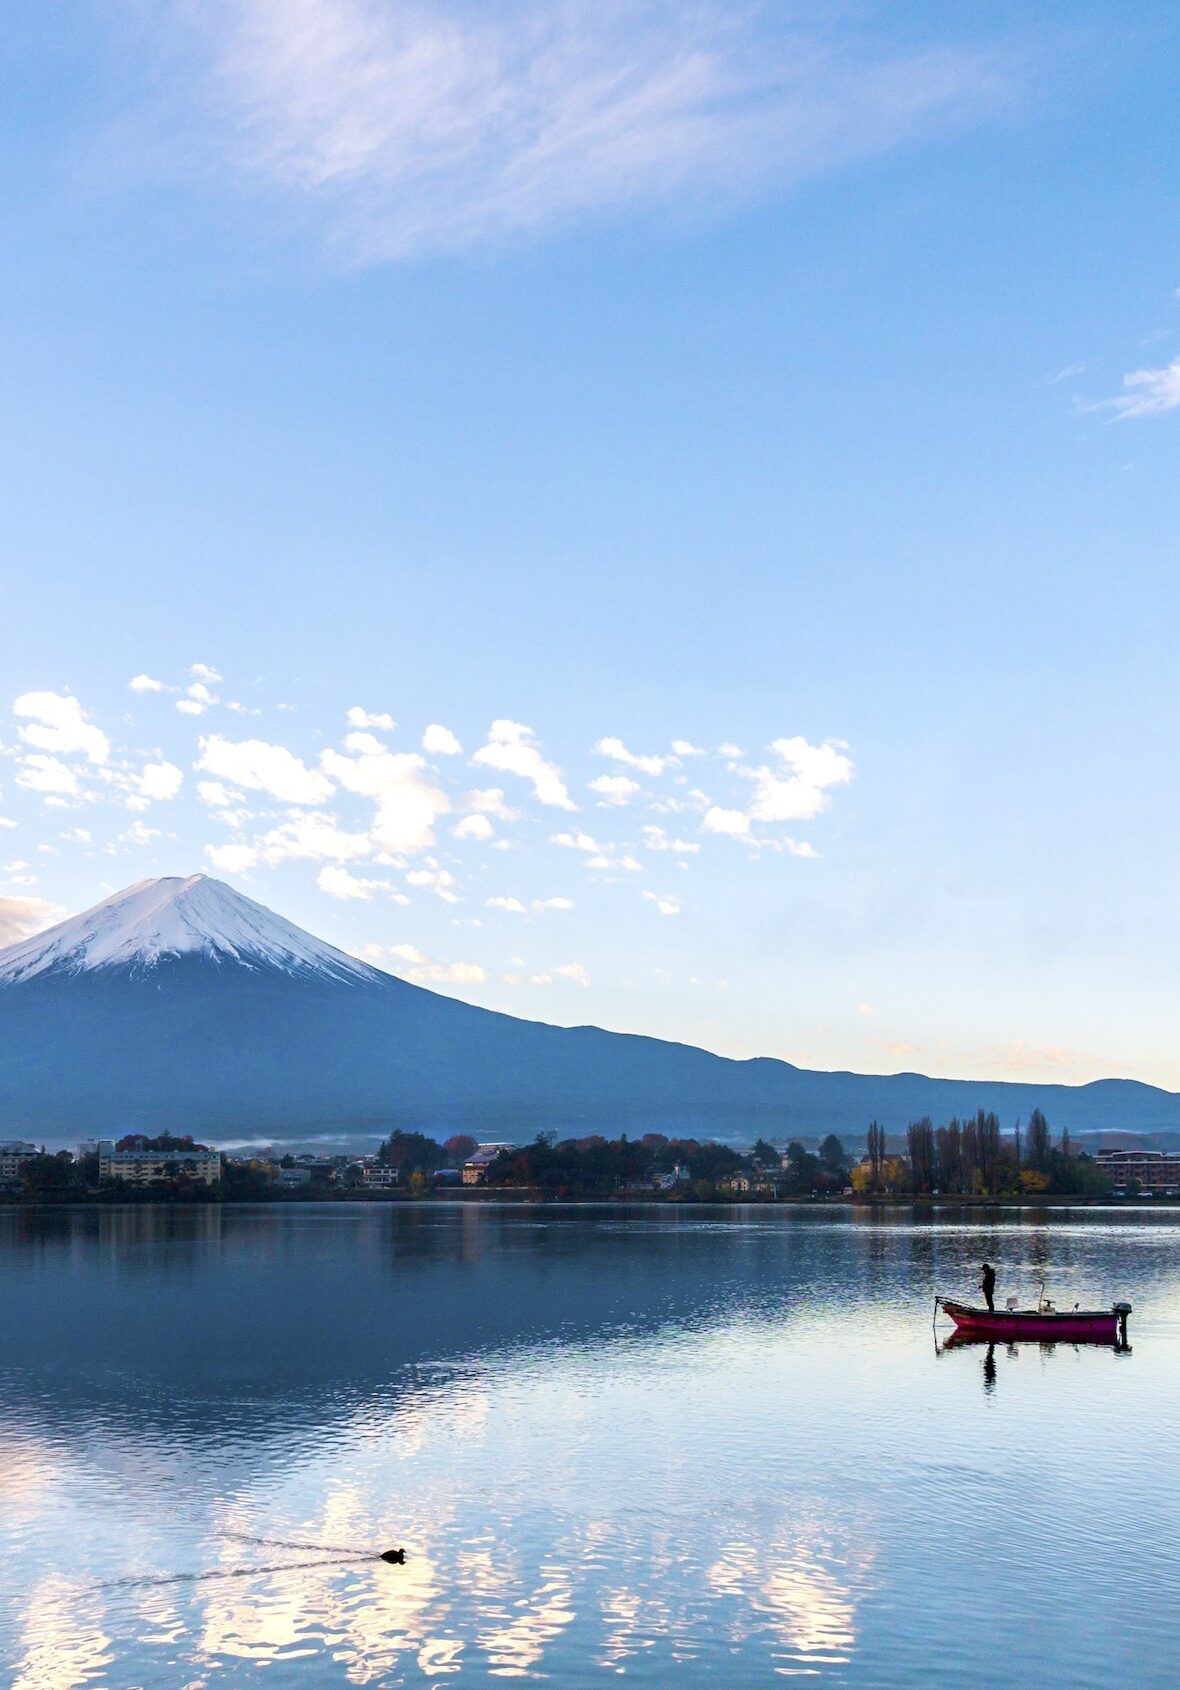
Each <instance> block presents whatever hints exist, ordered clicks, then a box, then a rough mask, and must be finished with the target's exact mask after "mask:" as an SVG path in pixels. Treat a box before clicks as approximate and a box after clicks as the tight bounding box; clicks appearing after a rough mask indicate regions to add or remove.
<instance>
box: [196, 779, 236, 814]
mask: <svg viewBox="0 0 1180 1690" xmlns="http://www.w3.org/2000/svg"><path fill="white" fill-rule="evenodd" d="M197 796H198V797H199V798H200V800H201V802H202V804H208V805H210V806H211V807H212V808H213V809H214V810H228V809H229V808H230V806H231V805H233V804H237V803H240V802H241V796H242V795H241V793H240V792H231V791H230V789H229V788H228V787H227V786H224V785H223V784H222V782H221V781H219V780H199V781H198V782H197Z"/></svg>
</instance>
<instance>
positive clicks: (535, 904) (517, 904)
mask: <svg viewBox="0 0 1180 1690" xmlns="http://www.w3.org/2000/svg"><path fill="white" fill-rule="evenodd" d="M487 906H488V908H489V909H490V910H505V911H506V912H507V913H508V914H509V915H528V914H529V913H530V912H531V913H532V914H534V915H544V914H545V911H546V910H572V909H573V907H574V901H573V899H572V898H534V899H533V901H532V903H531V904H522V903H521V901H520V899H519V898H489V899H488V900H487Z"/></svg>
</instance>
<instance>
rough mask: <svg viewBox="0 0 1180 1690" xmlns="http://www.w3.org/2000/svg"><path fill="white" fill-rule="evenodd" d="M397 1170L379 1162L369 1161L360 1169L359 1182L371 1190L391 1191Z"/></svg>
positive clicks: (395, 1180)
mask: <svg viewBox="0 0 1180 1690" xmlns="http://www.w3.org/2000/svg"><path fill="white" fill-rule="evenodd" d="M397 1176H398V1170H397V1169H396V1168H385V1167H382V1165H381V1163H380V1162H371V1163H369V1165H368V1166H367V1167H363V1168H362V1169H361V1183H362V1184H363V1185H366V1186H368V1187H369V1189H370V1190H373V1191H391V1190H392V1189H393V1187H394V1186H395V1185H396V1184H397Z"/></svg>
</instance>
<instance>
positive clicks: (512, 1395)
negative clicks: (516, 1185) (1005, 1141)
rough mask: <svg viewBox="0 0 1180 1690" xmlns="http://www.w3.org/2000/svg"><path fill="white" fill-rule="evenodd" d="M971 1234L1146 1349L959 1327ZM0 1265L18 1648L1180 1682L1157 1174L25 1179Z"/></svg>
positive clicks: (1179, 1600) (4, 1468) (390, 1670)
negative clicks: (958, 1178)
mask: <svg viewBox="0 0 1180 1690" xmlns="http://www.w3.org/2000/svg"><path fill="white" fill-rule="evenodd" d="M985 1256H986V1257H987V1258H988V1259H990V1260H991V1261H993V1262H995V1263H996V1264H997V1265H998V1267H999V1285H998V1288H997V1289H998V1298H999V1299H1002V1298H1003V1297H1005V1296H1006V1295H1008V1294H1009V1293H1011V1292H1015V1293H1017V1294H1019V1295H1020V1296H1021V1297H1022V1299H1024V1298H1032V1297H1035V1294H1036V1289H1037V1284H1038V1282H1039V1280H1040V1278H1041V1277H1042V1276H1045V1277H1047V1278H1048V1280H1049V1285H1050V1294H1051V1295H1055V1297H1056V1300H1057V1302H1058V1304H1059V1306H1060V1305H1065V1306H1072V1304H1073V1303H1074V1302H1076V1301H1078V1300H1080V1301H1081V1302H1082V1303H1083V1304H1085V1303H1087V1302H1090V1301H1093V1302H1094V1303H1095V1304H1096V1305H1098V1306H1107V1305H1109V1304H1110V1303H1111V1302H1113V1301H1114V1300H1116V1299H1119V1298H1126V1299H1128V1300H1129V1301H1131V1302H1132V1303H1133V1304H1134V1305H1135V1312H1134V1314H1133V1315H1132V1317H1131V1322H1130V1340H1131V1349H1130V1351H1129V1353H1125V1354H1119V1353H1116V1352H1114V1351H1113V1350H1111V1349H1105V1348H1088V1349H1087V1348H1075V1347H1073V1346H1071V1345H1059V1346H1057V1347H1055V1348H1044V1349H1042V1348H1041V1347H1039V1346H1036V1345H1033V1346H1027V1345H1025V1346H1020V1347H1019V1348H1018V1349H1008V1348H1006V1347H1005V1346H1003V1345H1000V1346H997V1347H996V1348H995V1350H994V1352H992V1353H991V1354H990V1356H989V1352H988V1350H987V1348H986V1347H974V1346H972V1347H965V1348H960V1349H953V1350H941V1349H940V1347H939V1346H938V1345H937V1343H936V1338H935V1334H934V1331H933V1329H932V1320H931V1316H932V1300H933V1296H934V1292H935V1290H936V1289H938V1290H940V1291H943V1292H946V1293H955V1292H958V1293H960V1294H962V1293H964V1292H970V1291H971V1290H972V1289H973V1287H974V1286H975V1284H976V1283H977V1282H978V1277H979V1275H978V1266H979V1263H980V1261H981V1260H982V1259H983V1258H984V1257H985ZM0 1264H2V1266H0V1271H2V1273H3V1296H2V1298H0V1409H2V1414H0V1560H2V1565H3V1568H4V1580H3V1596H2V1598H0V1679H2V1681H3V1682H4V1683H5V1684H12V1685H14V1686H16V1687H19V1690H67V1687H69V1686H74V1685H104V1686H111V1687H113V1690H130V1687H134V1686H143V1687H147V1686H166V1687H168V1690H182V1687H187V1690H212V1687H214V1686H223V1685H246V1684H251V1685H252V1684H257V1683H263V1684H269V1685H271V1686H273V1687H275V1690H280V1687H283V1686H291V1687H293V1690H295V1687H305V1686H306V1687H311V1686H317V1687H318V1686H328V1685H399V1684H425V1683H429V1682H432V1681H436V1680H446V1679H449V1678H454V1679H456V1680H458V1681H460V1682H466V1683H472V1684H479V1683H485V1682H492V1681H494V1680H499V1679H504V1678H524V1679H546V1680H548V1681H549V1682H551V1683H553V1684H556V1685H558V1686H561V1687H562V1690H565V1687H568V1686H578V1685H583V1684H594V1683H602V1682H605V1681H607V1680H608V1679H610V1678H611V1677H618V1676H625V1677H627V1678H628V1679H630V1680H632V1681H635V1682H637V1683H639V1684H645V1685H657V1684H669V1683H675V1684H676V1685H678V1686H679V1685H682V1684H684V1685H694V1684H701V1685H704V1684H710V1685H718V1684H721V1685H726V1686H730V1685H737V1686H741V1685H757V1684H768V1683H770V1682H772V1681H773V1680H775V1679H776V1678H778V1677H787V1678H791V1677H806V1678H810V1679H812V1680H815V1681H817V1682H819V1683H820V1684H831V1685H844V1684H851V1685H866V1686H874V1687H876V1686H891V1685H906V1686H912V1685H930V1686H940V1687H945V1686H947V1685H948V1684H950V1683H952V1682H953V1683H954V1684H955V1685H956V1686H962V1685H979V1686H988V1687H989V1690H990V1687H991V1686H994V1685H995V1684H996V1683H997V1682H1005V1681H1007V1682H1010V1683H1014V1684H1031V1683H1047V1684H1054V1685H1079V1686H1080V1685H1096V1686H1097V1685H1101V1686H1110V1685H1115V1684H1118V1685H1123V1684H1136V1685H1144V1686H1153V1685H1160V1686H1163V1685H1172V1684H1174V1682H1175V1679H1176V1670H1177V1669H1176V1665H1175V1660H1174V1655H1175V1649H1176V1642H1177V1635H1178V1631H1180V1620H1178V1619H1177V1615H1178V1614H1180V1570H1178V1566H1180V1563H1178V1557H1177V1553H1176V1544H1177V1542H1178V1541H1180V1482H1178V1480H1177V1463H1176V1455H1177V1448H1178V1443H1177V1435H1178V1433H1180V1343H1178V1341H1177V1340H1178V1338H1180V1210H1176V1209H1165V1208H1163V1207H1162V1206H1130V1205H1127V1206H1119V1207H1112V1208H1108V1209H1101V1210H1094V1209H1085V1210H1082V1209H1079V1210H1076V1211H1071V1212H1062V1211H1057V1212H1055V1213H1054V1215H1053V1217H1052V1218H1051V1219H1049V1218H1048V1217H1047V1216H1046V1215H1045V1213H1044V1212H1043V1211H1040V1210H1036V1209H1025V1210H1020V1211H1016V1210H987V1211H981V1210H978V1209H967V1208H961V1207H956V1206H954V1205H945V1206H941V1207H936V1208H934V1209H932V1210H926V1211H921V1212H919V1211H916V1210H915V1211H911V1210H908V1209H891V1210H888V1211H878V1212H873V1211H869V1210H861V1209H847V1208H833V1207H823V1206H815V1207H778V1208H774V1207H767V1208H741V1207H732V1208H703V1207H702V1208H695V1207H685V1208H679V1207H671V1206H663V1207H655V1206H652V1207H643V1208H627V1209H621V1208H617V1207H596V1206H584V1207H582V1206H571V1207H545V1208H531V1207H519V1208H517V1207H491V1206H483V1205H474V1204H468V1205H464V1204H462V1203H424V1204H422V1205H420V1206H413V1205H389V1206H384V1205H360V1204H352V1205H348V1204H340V1205H335V1204H327V1205H318V1204H316V1205H297V1204H290V1205H274V1206H266V1207H262V1206H260V1207H257V1208H253V1207H250V1208H247V1207H240V1208H238V1207H227V1208H216V1207H212V1206H208V1207H193V1208H167V1207H163V1206H142V1207H141V1206H136V1207H130V1206H129V1207H112V1208H102V1209H99V1208H93V1209H63V1210H43V1211H40V1212H34V1211H28V1210H16V1209H11V1208H9V1209H6V1210H2V1211H0ZM943 1335H944V1336H945V1335H946V1329H945V1328H944V1331H943ZM397 1546H404V1547H405V1550H406V1564H405V1566H404V1567H400V1566H390V1565H386V1564H384V1563H382V1562H381V1561H380V1560H378V1559H377V1558H376V1557H377V1555H378V1554H379V1552H380V1551H381V1550H384V1549H387V1548H390V1547H397Z"/></svg>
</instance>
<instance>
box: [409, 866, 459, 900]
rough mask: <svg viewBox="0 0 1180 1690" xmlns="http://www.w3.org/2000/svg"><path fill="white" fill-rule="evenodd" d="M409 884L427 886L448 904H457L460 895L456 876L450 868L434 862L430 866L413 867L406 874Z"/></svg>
mask: <svg viewBox="0 0 1180 1690" xmlns="http://www.w3.org/2000/svg"><path fill="white" fill-rule="evenodd" d="M406 885H407V886H421V887H427V888H429V890H430V891H432V892H434V893H437V895H438V896H439V897H440V898H441V899H442V900H443V902H444V903H446V904H457V903H458V902H459V895H458V893H457V892H456V891H455V877H454V875H453V874H452V873H451V871H450V869H446V868H439V867H438V865H437V864H434V863H432V864H431V865H430V866H429V867H428V868H415V869H411V870H410V872H409V873H408V874H407V875H406Z"/></svg>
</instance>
